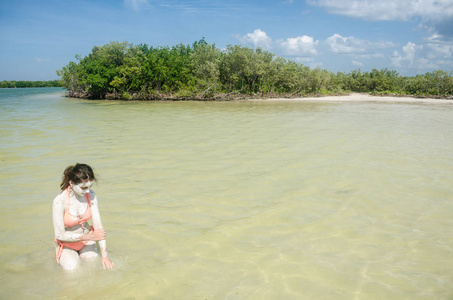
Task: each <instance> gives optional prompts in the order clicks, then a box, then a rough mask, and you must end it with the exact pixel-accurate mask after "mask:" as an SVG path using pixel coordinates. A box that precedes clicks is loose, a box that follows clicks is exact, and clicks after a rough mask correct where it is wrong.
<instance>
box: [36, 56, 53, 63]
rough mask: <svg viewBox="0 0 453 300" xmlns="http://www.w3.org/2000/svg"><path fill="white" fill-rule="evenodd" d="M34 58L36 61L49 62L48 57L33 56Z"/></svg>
mask: <svg viewBox="0 0 453 300" xmlns="http://www.w3.org/2000/svg"><path fill="white" fill-rule="evenodd" d="M35 60H36V62H38V63H48V62H50V58H41V57H35Z"/></svg>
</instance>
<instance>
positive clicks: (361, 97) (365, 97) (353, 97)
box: [260, 93, 453, 105]
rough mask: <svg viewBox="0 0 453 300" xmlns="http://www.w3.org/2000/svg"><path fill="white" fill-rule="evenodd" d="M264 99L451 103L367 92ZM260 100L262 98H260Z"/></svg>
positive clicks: (448, 103) (442, 100) (449, 102)
mask: <svg viewBox="0 0 453 300" xmlns="http://www.w3.org/2000/svg"><path fill="white" fill-rule="evenodd" d="M265 100H266V101H312V102H318V101H328V102H381V103H420V104H446V105H453V100H452V99H434V98H412V97H397V96H394V97H393V96H371V95H369V94H361V93H352V94H349V95H344V96H320V97H303V98H271V99H265ZM260 101H262V100H260Z"/></svg>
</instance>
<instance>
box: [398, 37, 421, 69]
mask: <svg viewBox="0 0 453 300" xmlns="http://www.w3.org/2000/svg"><path fill="white" fill-rule="evenodd" d="M421 49H423V46H417V45H415V44H414V43H411V42H408V43H407V45H406V46H404V47H403V48H402V51H403V53H402V54H399V52H398V51H396V50H395V51H394V52H393V56H392V57H391V60H392V64H393V65H394V66H396V67H401V66H402V64H403V62H407V63H408V64H409V66H410V67H412V66H414V61H415V53H416V51H417V50H421Z"/></svg>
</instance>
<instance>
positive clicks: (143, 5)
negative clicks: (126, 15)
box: [124, 0, 150, 11]
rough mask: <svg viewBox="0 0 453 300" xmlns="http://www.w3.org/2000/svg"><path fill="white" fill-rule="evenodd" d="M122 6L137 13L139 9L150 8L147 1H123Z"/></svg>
mask: <svg viewBox="0 0 453 300" xmlns="http://www.w3.org/2000/svg"><path fill="white" fill-rule="evenodd" d="M124 5H126V6H127V7H129V8H132V9H133V10H135V11H139V10H140V9H141V8H146V7H149V6H150V5H149V3H148V0H124Z"/></svg>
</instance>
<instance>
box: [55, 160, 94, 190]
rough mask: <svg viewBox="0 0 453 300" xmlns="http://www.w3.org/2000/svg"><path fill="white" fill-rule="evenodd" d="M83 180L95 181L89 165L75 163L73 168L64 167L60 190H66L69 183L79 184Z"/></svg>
mask: <svg viewBox="0 0 453 300" xmlns="http://www.w3.org/2000/svg"><path fill="white" fill-rule="evenodd" d="M85 180H91V181H97V180H96V177H95V176H94V172H93V169H92V168H91V167H90V166H89V165H86V164H79V163H77V164H76V165H75V166H69V167H66V169H65V170H64V172H63V177H62V180H61V184H60V188H61V190H62V191H63V190H65V189H67V188H68V186H69V182H70V181H72V183H74V184H79V183H81V182H82V181H85Z"/></svg>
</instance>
